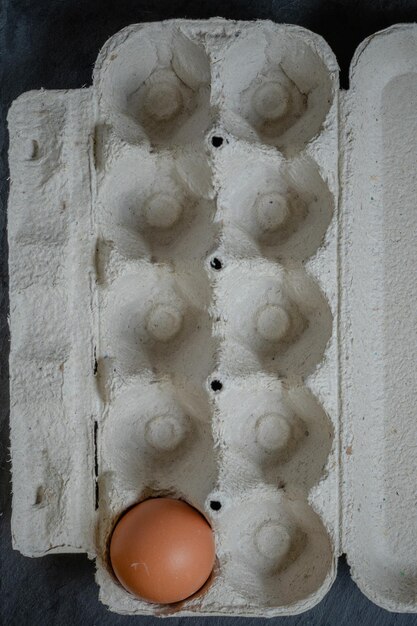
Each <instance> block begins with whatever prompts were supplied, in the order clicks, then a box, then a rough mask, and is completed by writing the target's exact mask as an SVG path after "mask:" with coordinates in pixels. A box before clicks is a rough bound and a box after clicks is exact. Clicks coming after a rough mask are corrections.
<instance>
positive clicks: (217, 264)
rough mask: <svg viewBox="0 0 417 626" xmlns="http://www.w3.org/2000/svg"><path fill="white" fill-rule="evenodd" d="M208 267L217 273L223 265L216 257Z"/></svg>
mask: <svg viewBox="0 0 417 626" xmlns="http://www.w3.org/2000/svg"><path fill="white" fill-rule="evenodd" d="M210 267H212V268H213V269H214V270H217V271H218V270H221V269H222V267H223V263H222V262H221V261H220V259H218V258H217V257H214V258H213V259H211V261H210Z"/></svg>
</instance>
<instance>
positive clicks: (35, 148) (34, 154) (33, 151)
mask: <svg viewBox="0 0 417 626" xmlns="http://www.w3.org/2000/svg"><path fill="white" fill-rule="evenodd" d="M39 157H40V150H39V144H38V142H37V141H35V139H32V141H31V143H30V144H29V160H30V161H36V160H37V159H39Z"/></svg>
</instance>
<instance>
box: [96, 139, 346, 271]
mask: <svg viewBox="0 0 417 626" xmlns="http://www.w3.org/2000/svg"><path fill="white" fill-rule="evenodd" d="M95 211H96V220H97V224H98V227H99V231H100V234H101V238H102V239H104V240H105V241H108V242H111V248H112V249H114V250H115V251H116V252H117V253H118V254H119V255H121V256H122V257H125V258H126V259H138V258H148V259H153V260H156V261H158V262H164V261H165V262H170V263H175V262H177V261H181V260H184V261H185V260H187V261H188V260H203V259H204V257H205V256H206V255H207V251H208V250H210V249H213V246H214V244H215V242H216V241H217V242H221V246H222V248H223V249H224V251H225V253H226V254H227V256H230V257H232V258H242V259H245V258H256V257H257V258H262V257H265V258H270V259H272V260H274V259H275V260H287V259H291V260H294V261H300V262H303V261H305V260H306V259H308V258H309V257H310V256H311V255H313V254H314V253H315V252H316V251H317V249H318V248H319V246H320V245H321V243H322V241H323V239H324V237H325V234H326V231H327V228H328V226H329V224H330V221H331V218H332V214H333V199H332V195H331V193H330V191H329V189H328V186H327V184H326V183H325V182H324V180H323V179H322V177H321V175H320V172H319V169H318V166H317V165H316V164H315V162H314V161H313V160H312V159H310V158H308V157H306V156H302V157H300V158H298V159H295V160H290V161H288V160H286V159H284V158H282V157H280V156H278V155H271V154H264V153H262V152H261V151H259V150H253V151H252V152H249V153H248V152H247V151H246V150H245V148H244V146H239V148H238V149H237V148H232V147H231V146H225V147H224V149H223V150H222V151H221V152H219V153H216V157H215V159H214V161H213V160H212V159H210V158H209V157H208V156H207V155H206V154H204V152H201V151H193V150H186V151H182V152H181V153H180V154H177V155H176V156H174V155H173V154H171V153H169V154H164V155H160V154H156V153H148V152H147V151H146V150H144V149H142V148H136V149H131V148H127V149H125V150H123V151H122V153H121V154H120V155H119V156H118V157H117V159H116V160H115V161H112V162H111V165H110V166H109V168H108V170H106V171H105V172H104V173H102V174H101V176H100V183H99V186H98V194H97V202H96V209H95Z"/></svg>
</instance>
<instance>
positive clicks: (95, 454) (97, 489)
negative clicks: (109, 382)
mask: <svg viewBox="0 0 417 626" xmlns="http://www.w3.org/2000/svg"><path fill="white" fill-rule="evenodd" d="M97 435H98V422H97V420H95V421H94V433H93V443H94V481H95V494H94V496H95V498H94V499H95V502H94V508H95V510H96V511H97V509H98V501H99V486H98V446H97Z"/></svg>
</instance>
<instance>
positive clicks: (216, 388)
mask: <svg viewBox="0 0 417 626" xmlns="http://www.w3.org/2000/svg"><path fill="white" fill-rule="evenodd" d="M210 387H211V388H212V390H213V391H221V389H223V383H222V382H221V381H220V380H217V378H216V379H215V380H212V381H211V384H210Z"/></svg>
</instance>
